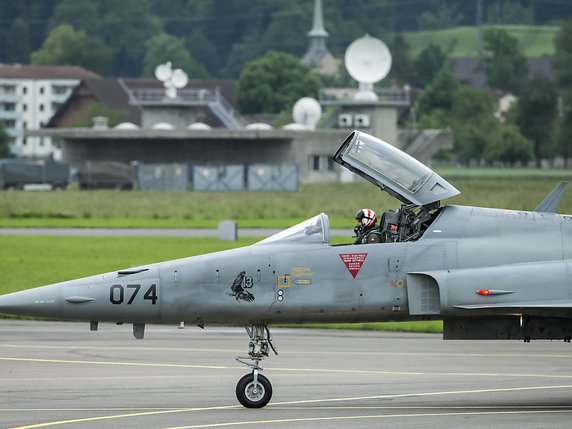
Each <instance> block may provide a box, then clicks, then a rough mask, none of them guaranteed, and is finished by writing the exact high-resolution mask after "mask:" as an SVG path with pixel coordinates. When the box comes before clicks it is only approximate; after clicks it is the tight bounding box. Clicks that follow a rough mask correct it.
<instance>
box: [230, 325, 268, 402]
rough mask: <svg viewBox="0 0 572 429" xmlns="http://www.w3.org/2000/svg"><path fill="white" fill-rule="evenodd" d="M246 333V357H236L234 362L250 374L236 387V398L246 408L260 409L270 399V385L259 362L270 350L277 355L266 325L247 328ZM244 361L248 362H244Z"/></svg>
mask: <svg viewBox="0 0 572 429" xmlns="http://www.w3.org/2000/svg"><path fill="white" fill-rule="evenodd" d="M245 329H246V333H247V334H248V336H249V337H250V343H249V344H248V356H244V357H241V356H239V357H237V358H236V360H237V361H238V362H240V363H242V364H244V365H246V366H248V367H249V368H250V369H252V373H250V374H246V375H245V376H244V377H242V378H241V379H240V380H239V381H238V384H237V385H236V398H237V399H238V402H240V403H241V404H242V405H244V406H245V407H246V408H262V407H264V406H265V405H266V404H268V402H269V401H270V398H272V385H271V384H270V381H268V379H267V378H266V377H264V376H263V375H262V374H260V371H262V368H261V367H260V362H261V361H262V360H263V359H264V358H267V357H268V354H269V352H270V349H272V351H273V352H274V354H276V355H277V354H278V352H277V351H276V347H274V344H273V343H272V337H271V336H270V330H269V329H268V326H267V325H252V326H247V327H246V328H245ZM245 360H247V361H250V362H245Z"/></svg>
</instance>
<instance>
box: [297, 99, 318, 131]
mask: <svg viewBox="0 0 572 429" xmlns="http://www.w3.org/2000/svg"><path fill="white" fill-rule="evenodd" d="M321 116H322V106H320V103H319V102H318V100H316V99H314V98H311V97H303V98H301V99H299V100H298V101H297V102H296V104H294V108H293V109H292V117H293V118H294V121H295V122H296V123H297V124H300V125H304V126H305V127H306V128H308V129H310V130H313V129H315V128H316V125H317V124H318V122H319V121H320V117H321Z"/></svg>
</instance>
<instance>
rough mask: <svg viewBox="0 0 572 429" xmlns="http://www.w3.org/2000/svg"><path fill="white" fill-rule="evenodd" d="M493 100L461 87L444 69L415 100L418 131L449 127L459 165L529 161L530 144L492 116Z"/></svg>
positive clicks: (494, 107) (483, 92)
mask: <svg viewBox="0 0 572 429" xmlns="http://www.w3.org/2000/svg"><path fill="white" fill-rule="evenodd" d="M496 107H497V103H496V100H495V99H494V98H493V97H492V96H491V95H490V93H489V92H488V91H483V90H477V89H474V88H471V87H469V86H465V85H460V84H459V83H457V81H456V80H455V78H454V76H453V75H452V74H451V72H450V71H449V70H448V69H447V68H445V69H443V70H442V71H441V72H440V73H439V75H438V76H437V78H436V79H435V80H434V81H433V82H432V83H431V84H430V85H429V86H427V88H426V90H425V92H424V93H423V95H422V96H421V97H420V99H419V101H418V110H419V114H420V121H419V126H420V127H421V128H446V127H448V128H451V130H452V131H453V136H454V139H455V147H454V154H455V155H456V157H457V158H458V159H459V160H460V161H461V162H465V163H467V162H469V161H471V160H476V161H479V160H485V161H488V162H493V161H496V160H500V161H502V162H505V163H509V164H514V163H515V162H519V161H520V162H528V161H529V160H530V159H533V158H534V152H533V145H532V143H531V142H530V141H529V140H528V139H526V138H525V137H523V136H522V135H521V134H520V133H519V131H518V129H517V128H516V127H514V126H508V125H504V124H502V123H501V122H500V121H499V120H498V119H497V118H496V117H495V110H496Z"/></svg>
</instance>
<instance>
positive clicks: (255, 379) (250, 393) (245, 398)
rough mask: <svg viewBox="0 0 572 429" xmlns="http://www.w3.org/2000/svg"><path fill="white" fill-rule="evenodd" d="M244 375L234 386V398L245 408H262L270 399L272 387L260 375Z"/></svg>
mask: <svg viewBox="0 0 572 429" xmlns="http://www.w3.org/2000/svg"><path fill="white" fill-rule="evenodd" d="M255 372H256V371H254V372H253V373H252V374H246V375H245V376H244V377H242V378H241V379H240V380H239V381H238V383H237V385H236V398H237V399H238V402H240V403H241V404H242V405H243V406H245V407H246V408H262V407H264V406H265V405H266V404H268V402H270V399H271V398H272V385H271V384H270V381H268V379H267V378H266V377H264V376H263V375H262V374H256V375H255Z"/></svg>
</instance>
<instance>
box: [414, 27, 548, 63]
mask: <svg viewBox="0 0 572 429" xmlns="http://www.w3.org/2000/svg"><path fill="white" fill-rule="evenodd" d="M487 28H490V27H489V26H484V30H486V29H487ZM494 28H498V29H503V30H506V31H507V32H508V33H509V34H510V35H511V36H512V37H514V38H516V39H517V40H518V41H519V44H520V46H521V48H522V50H523V52H524V54H525V55H526V56H527V57H542V56H552V55H554V37H555V35H556V33H557V32H558V27H556V26H533V25H497V26H494ZM404 37H405V39H406V40H407V41H408V42H409V44H410V46H411V55H412V56H414V57H415V56H417V55H418V54H419V52H421V51H422V50H423V48H425V47H426V46H427V45H428V44H429V43H433V44H435V45H438V46H440V47H441V48H442V49H443V50H444V51H445V52H446V53H448V55H449V56H452V57H475V56H477V55H478V53H477V28H476V27H457V28H451V29H447V30H438V31H418V32H413V33H404Z"/></svg>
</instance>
